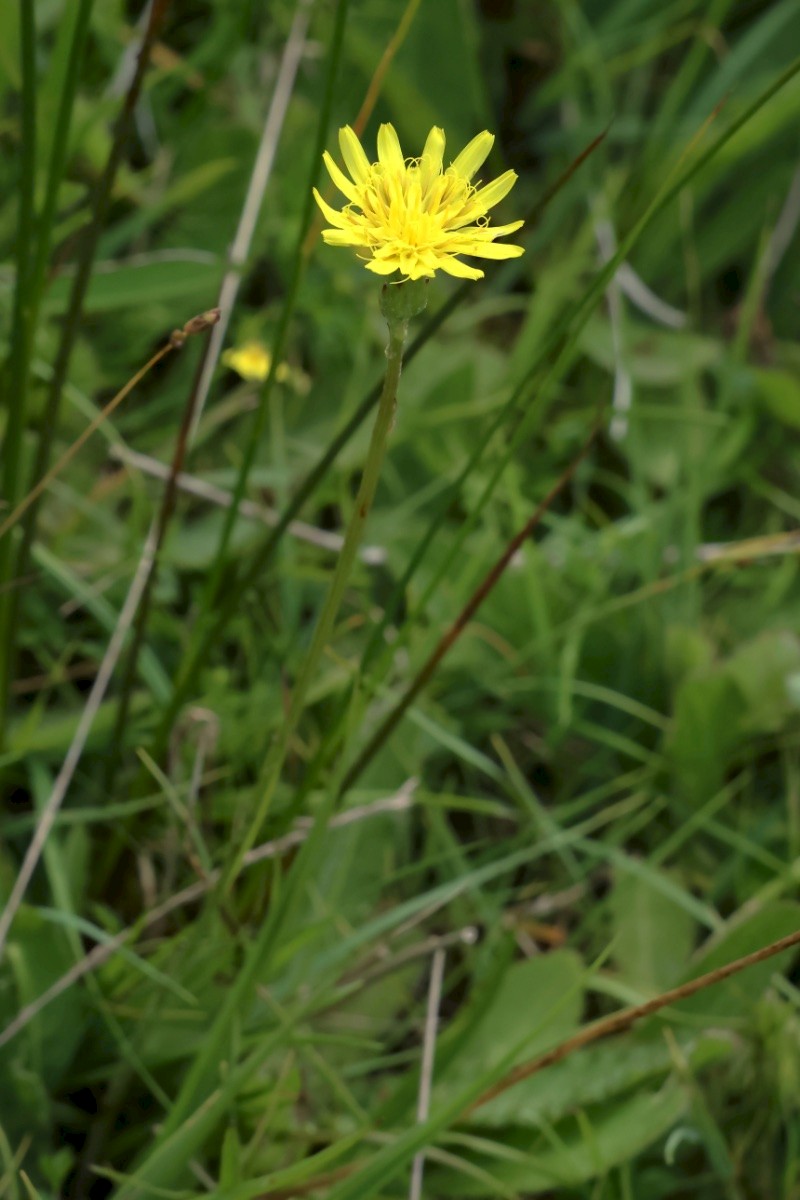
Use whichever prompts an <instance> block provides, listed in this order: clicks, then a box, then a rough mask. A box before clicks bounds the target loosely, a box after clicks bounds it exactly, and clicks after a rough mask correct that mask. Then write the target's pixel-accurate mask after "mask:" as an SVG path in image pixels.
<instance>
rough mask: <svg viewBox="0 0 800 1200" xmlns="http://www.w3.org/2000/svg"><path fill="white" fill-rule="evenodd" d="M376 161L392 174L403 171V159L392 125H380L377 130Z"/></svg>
mask: <svg viewBox="0 0 800 1200" xmlns="http://www.w3.org/2000/svg"><path fill="white" fill-rule="evenodd" d="M378 161H379V162H380V163H381V164H382V165H383V166H384V167H386V169H387V170H389V171H391V172H392V173H395V172H398V173H402V171H403V168H404V166H405V159H404V158H403V151H402V150H401V149H400V139H399V138H398V136H397V131H396V129H395V127H394V125H381V127H380V129H379V130H378Z"/></svg>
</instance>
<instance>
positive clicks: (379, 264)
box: [364, 258, 400, 275]
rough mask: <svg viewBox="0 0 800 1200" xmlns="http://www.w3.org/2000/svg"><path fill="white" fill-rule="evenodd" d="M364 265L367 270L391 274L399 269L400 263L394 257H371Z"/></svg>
mask: <svg viewBox="0 0 800 1200" xmlns="http://www.w3.org/2000/svg"><path fill="white" fill-rule="evenodd" d="M364 265H365V267H366V268H367V270H368V271H373V272H374V273H375V274H376V275H391V274H392V272H393V271H399V270H400V264H399V262H398V261H397V260H396V259H395V258H389V259H385V258H371V259H370V260H369V262H368V263H365V264H364Z"/></svg>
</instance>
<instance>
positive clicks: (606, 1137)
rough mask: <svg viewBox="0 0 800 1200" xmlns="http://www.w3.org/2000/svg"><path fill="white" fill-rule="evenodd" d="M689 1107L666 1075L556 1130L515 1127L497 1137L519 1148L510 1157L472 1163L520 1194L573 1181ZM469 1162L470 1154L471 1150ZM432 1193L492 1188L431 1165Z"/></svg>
mask: <svg viewBox="0 0 800 1200" xmlns="http://www.w3.org/2000/svg"><path fill="white" fill-rule="evenodd" d="M687 1107H688V1098H687V1094H686V1092H685V1090H684V1088H683V1086H682V1085H681V1084H679V1083H678V1082H677V1081H676V1080H670V1081H669V1083H667V1084H665V1086H664V1087H662V1088H660V1089H658V1091H652V1092H649V1093H648V1092H643V1091H639V1092H636V1093H635V1094H634V1095H632V1096H629V1097H627V1098H626V1099H625V1100H621V1101H619V1102H618V1103H616V1104H611V1105H602V1106H600V1107H599V1108H597V1109H592V1110H590V1111H588V1112H586V1113H581V1114H579V1115H577V1116H576V1117H573V1118H570V1119H569V1122H568V1123H566V1124H565V1126H564V1127H559V1129H558V1130H557V1136H555V1137H553V1136H550V1137H545V1136H543V1135H541V1134H535V1135H532V1134H531V1133H529V1132H528V1133H523V1132H519V1133H517V1134H515V1135H514V1136H513V1137H510V1138H509V1139H507V1140H506V1141H504V1142H503V1143H502V1150H503V1151H507V1150H508V1149H511V1150H512V1151H517V1152H520V1151H521V1152H522V1153H521V1154H520V1153H517V1154H514V1155H513V1158H511V1161H509V1157H511V1156H510V1155H509V1156H507V1155H506V1154H504V1155H503V1157H500V1154H498V1157H497V1158H489V1157H488V1156H487V1157H485V1158H479V1159H478V1162H477V1165H479V1166H480V1167H482V1168H484V1169H485V1170H486V1171H487V1172H489V1173H490V1174H492V1175H494V1176H495V1178H496V1179H498V1180H499V1181H500V1182H501V1183H503V1184H508V1185H510V1186H511V1187H514V1188H517V1189H519V1190H520V1191H523V1192H525V1194H531V1193H536V1192H540V1191H548V1192H549V1191H550V1189H552V1188H554V1187H569V1186H573V1187H574V1186H577V1185H579V1184H581V1183H585V1182H586V1180H588V1179H594V1178H596V1177H597V1176H598V1175H602V1174H605V1172H607V1171H608V1170H610V1169H611V1168H612V1167H614V1166H616V1165H617V1164H618V1163H621V1162H626V1161H628V1160H629V1159H631V1158H632V1157H633V1156H634V1155H635V1154H638V1153H639V1152H640V1151H641V1150H644V1149H645V1148H646V1147H647V1146H650V1145H652V1143H653V1142H655V1141H657V1140H658V1139H659V1138H660V1137H663V1136H664V1134H666V1133H667V1131H668V1130H669V1129H670V1128H671V1127H672V1126H673V1125H674V1124H675V1122H676V1121H677V1120H678V1118H679V1117H680V1116H681V1115H682V1114H683V1113H684V1112H685V1111H686V1109H687ZM470 1162H471V1163H474V1162H475V1156H474V1155H472V1154H471V1155H470ZM428 1182H429V1186H430V1194H431V1195H442V1196H486V1195H491V1194H492V1193H491V1192H489V1191H487V1190H486V1185H485V1184H484V1183H483V1182H482V1181H480V1180H478V1179H475V1178H474V1177H469V1176H466V1175H463V1174H460V1173H456V1172H452V1171H450V1172H447V1173H445V1172H441V1173H439V1172H435V1171H433V1170H430V1173H429V1178H428Z"/></svg>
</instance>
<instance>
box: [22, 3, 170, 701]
mask: <svg viewBox="0 0 800 1200" xmlns="http://www.w3.org/2000/svg"><path fill="white" fill-rule="evenodd" d="M169 4H170V0H153V5H152V8H151V9H150V17H149V20H148V23H147V29H146V30H145V34H144V37H143V39H142V47H141V50H140V52H139V55H138V57H137V62H136V70H135V72H134V76H133V79H132V80H131V84H130V87H129V88H128V91H127V93H126V95H125V99H124V101H123V104H122V108H121V110H120V113H119V117H118V118H117V122H116V125H115V127H114V138H113V142H112V145H111V150H110V151H109V155H108V159H107V161H106V165H105V168H104V170H103V174H102V176H101V177H100V179H99V181H98V183H97V187H96V189H95V192H94V196H93V199H92V213H91V218H90V220H89V221H88V222H87V225H86V227H85V229H84V232H83V237H82V240H81V246H80V252H79V256H78V261H77V264H76V271H75V278H74V280H73V283H72V290H71V292H70V297H69V302H68V305H67V312H66V316H65V319H64V325H63V327H62V330H61V338H60V341H59V346H58V351H57V353H56V357H55V362H54V365H53V375H52V378H51V380H50V387H49V390H48V394H47V400H46V402H45V408H44V412H43V414H42V417H41V421H40V423H39V444H38V446H37V450H36V461H35V463H34V467H33V475H32V480H33V482H34V483H35V482H36V481H37V480H38V479H40V478H41V477H42V476H43V475H44V473H45V471H46V470H47V467H48V464H49V462H50V451H51V447H52V444H53V436H54V434H55V430H56V425H57V423H58V413H59V409H60V407H61V397H62V394H63V391H64V385H65V384H66V381H67V374H68V371H69V365H70V362H71V360H72V351H73V349H74V347H75V343H76V341H77V338H78V333H79V331H80V328H81V324H82V321H83V304H84V300H85V299H86V291H87V288H88V286H89V281H90V279H91V276H92V268H93V266H94V260H95V255H96V252H97V245H98V241H99V239H100V234H101V232H102V230H103V228H104V226H105V221H106V216H107V214H108V210H109V207H110V204H111V196H112V192H113V188H114V183H115V180H116V177H117V171H118V169H119V166H120V163H121V162H122V157H123V154H124V152H125V148H126V146H127V141H128V134H129V131H130V127H131V123H132V121H133V114H134V111H135V109H136V105H137V103H138V100H139V95H140V93H141V90H142V84H143V82H144V77H145V73H146V71H147V67H148V63H149V61H150V51H151V50H152V48H153V45H154V44H155V41H156V39H157V37H158V33H159V30H160V29H161V25H162V23H163V21H164V17H165V15H166V11H167V7H168V6H169ZM33 7H34V6H33V4H32V2H31V0H21V8H22V11H23V13H25V12H26V10H30V11H31V12H32V11H33ZM84 15H85V18H86V20H88V16H89V13H88V9H87V11H86V13H85V14H84ZM79 19H80V18H79ZM79 34H80V27H79V28H78V29H76V36H78V35H79ZM75 69H76V70H77V65H76V66H75ZM23 149H24V147H23ZM57 153H59V151H58V150H57V147H56V144H55V143H54V147H53V155H54V156H55V155H56V154H57ZM51 161H52V160H51ZM40 499H41V498H40V497H39V498H37V499H36V500H35V501H34V503H33V504H31V506H30V507H29V509H28V511H27V512H26V514H25V518H24V520H23V524H22V545H21V547H20V552H19V559H18V568H17V569H18V574H19V575H24V574H25V572H26V570H27V566H28V562H29V561H30V555H31V549H32V546H33V541H34V537H35V535H36V520H37V516H38V512H39V503H40ZM12 508H13V505H12ZM0 553H2V549H1V548H0ZM0 580H2V575H1V574H0ZM0 603H2V597H0ZM12 620H13V613H12ZM12 631H13V630H12ZM3 632H4V631H3V627H2V624H1V623H0V655H2V653H3V650H2V644H3V639H2V634H3ZM2 685H3V676H2V664H1V662H0V686H2Z"/></svg>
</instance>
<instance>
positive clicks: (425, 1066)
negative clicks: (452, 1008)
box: [408, 948, 447, 1200]
mask: <svg viewBox="0 0 800 1200" xmlns="http://www.w3.org/2000/svg"><path fill="white" fill-rule="evenodd" d="M446 957H447V956H446V954H445V951H444V950H443V949H441V948H439V949H438V950H435V951H434V953H433V958H432V960H431V978H430V984H429V986H428V1009H427V1012H426V1015H425V1036H424V1039H423V1043H422V1065H421V1067H420V1073H419V1094H418V1096H417V1122H418V1124H422V1123H423V1122H425V1121H427V1119H428V1116H429V1114H430V1108H431V1091H432V1089H433V1064H434V1059H435V1055H436V1032H437V1030H438V1028H439V1004H440V1002H441V999H442V981H443V979H444V964H445V959H446ZM424 1170H425V1151H424V1150H420V1152H419V1154H416V1155H415V1156H414V1161H413V1163H412V1164H411V1186H410V1188H409V1192H408V1197H409V1200H422V1176H423V1172H424Z"/></svg>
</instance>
